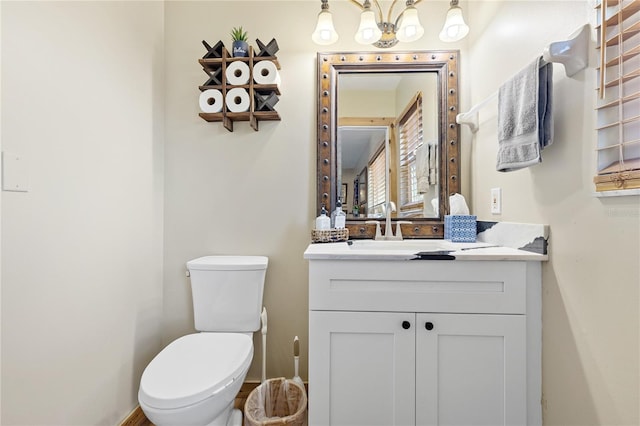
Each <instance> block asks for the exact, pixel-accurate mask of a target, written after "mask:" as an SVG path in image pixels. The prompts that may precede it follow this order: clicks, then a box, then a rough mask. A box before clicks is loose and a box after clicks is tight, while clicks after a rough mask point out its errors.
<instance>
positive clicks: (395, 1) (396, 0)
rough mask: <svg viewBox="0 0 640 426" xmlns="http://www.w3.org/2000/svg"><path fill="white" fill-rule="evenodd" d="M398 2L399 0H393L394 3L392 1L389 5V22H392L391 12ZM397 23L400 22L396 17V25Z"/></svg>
mask: <svg viewBox="0 0 640 426" xmlns="http://www.w3.org/2000/svg"><path fill="white" fill-rule="evenodd" d="M375 2H376V3H378V1H377V0H375ZM397 2H398V0H393V3H391V6H389V13H387V22H391V14H392V13H393V8H394V6H395V5H396V3H397ZM378 7H379V6H378ZM400 15H402V13H401V14H400ZM397 23H398V20H397V19H396V23H395V24H394V25H396V24H397Z"/></svg>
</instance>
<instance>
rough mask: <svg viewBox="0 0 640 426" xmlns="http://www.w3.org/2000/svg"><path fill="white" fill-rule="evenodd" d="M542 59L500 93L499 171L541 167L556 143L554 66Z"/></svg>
mask: <svg viewBox="0 0 640 426" xmlns="http://www.w3.org/2000/svg"><path fill="white" fill-rule="evenodd" d="M541 65H542V57H539V58H538V59H536V60H535V61H533V62H532V63H531V64H530V65H529V66H527V67H526V68H524V69H523V70H522V71H520V72H519V73H518V74H516V75H515V76H514V77H513V78H512V79H511V80H509V81H508V82H506V83H505V84H503V85H502V86H501V87H500V90H499V92H498V143H499V146H498V160H497V167H496V168H497V170H498V171H500V172H509V171H513V170H518V169H521V168H524V167H529V166H531V165H534V164H538V163H539V162H541V161H542V157H541V155H540V152H541V151H542V149H544V147H546V146H548V145H551V143H552V141H553V115H552V92H553V65H552V64H551V63H549V64H545V65H542V66H541Z"/></svg>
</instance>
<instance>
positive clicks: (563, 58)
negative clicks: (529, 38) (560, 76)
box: [456, 24, 590, 133]
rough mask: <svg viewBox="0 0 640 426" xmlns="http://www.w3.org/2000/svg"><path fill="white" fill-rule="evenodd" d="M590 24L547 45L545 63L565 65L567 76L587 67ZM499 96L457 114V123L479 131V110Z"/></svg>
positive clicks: (489, 97) (492, 96)
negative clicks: (565, 38) (566, 38)
mask: <svg viewBox="0 0 640 426" xmlns="http://www.w3.org/2000/svg"><path fill="white" fill-rule="evenodd" d="M589 28H590V27H589V24H585V25H583V26H582V27H580V28H579V29H578V30H576V31H575V32H573V34H571V35H570V36H569V39H568V40H563V41H556V42H553V43H551V44H549V45H548V46H547V47H545V49H544V51H543V53H542V60H543V61H544V62H545V63H549V62H554V63H560V64H562V65H564V70H565V73H566V74H567V77H572V76H574V75H575V74H576V73H577V72H578V71H581V70H583V69H585V68H586V67H587V64H588V57H589V33H590V30H589ZM497 97H498V92H497V91H496V92H494V93H493V94H491V95H490V96H488V97H487V98H486V99H485V100H483V101H482V102H480V103H478V104H476V105H474V106H473V107H472V108H471V109H469V111H467V112H463V113H460V114H458V115H457V116H456V123H458V124H466V125H467V126H469V129H470V130H471V132H472V133H475V132H477V131H478V127H479V118H478V111H479V110H480V109H481V108H482V107H484V106H485V105H487V104H488V103H489V102H491V101H493V100H494V99H496V98H497Z"/></svg>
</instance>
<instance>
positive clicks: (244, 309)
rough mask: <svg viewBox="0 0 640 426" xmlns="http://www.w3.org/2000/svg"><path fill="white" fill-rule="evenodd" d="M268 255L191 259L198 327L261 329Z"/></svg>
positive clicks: (233, 329) (195, 313)
mask: <svg viewBox="0 0 640 426" xmlns="http://www.w3.org/2000/svg"><path fill="white" fill-rule="evenodd" d="M268 263H269V259H268V258H267V257H265V256H205V257H200V258H198V259H194V260H190V261H189V262H187V269H188V270H189V274H190V276H191V293H192V295H193V314H194V315H193V316H194V322H195V327H196V330H198V331H228V332H240V333H248V332H254V331H257V330H258V329H260V312H261V311H262V294H263V290H264V279H265V275H266V272H267V264H268Z"/></svg>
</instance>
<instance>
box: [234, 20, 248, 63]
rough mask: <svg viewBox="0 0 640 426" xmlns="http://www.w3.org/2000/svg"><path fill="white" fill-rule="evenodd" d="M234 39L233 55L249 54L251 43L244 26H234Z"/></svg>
mask: <svg viewBox="0 0 640 426" xmlns="http://www.w3.org/2000/svg"><path fill="white" fill-rule="evenodd" d="M231 39H232V40H233V44H232V46H233V56H234V57H239V56H249V43H247V32H246V31H244V30H243V29H242V27H233V29H232V30H231Z"/></svg>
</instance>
